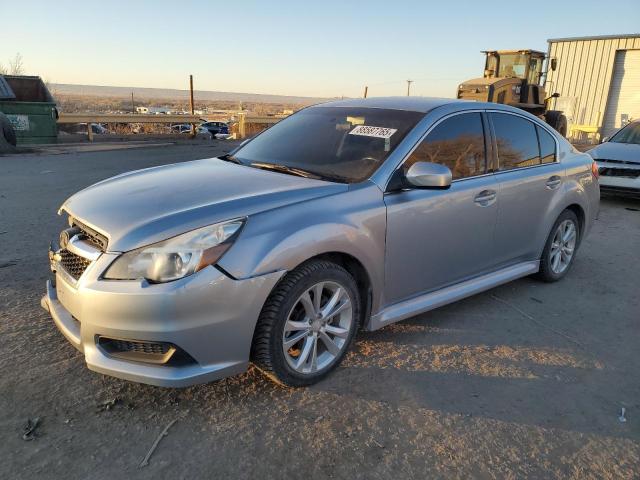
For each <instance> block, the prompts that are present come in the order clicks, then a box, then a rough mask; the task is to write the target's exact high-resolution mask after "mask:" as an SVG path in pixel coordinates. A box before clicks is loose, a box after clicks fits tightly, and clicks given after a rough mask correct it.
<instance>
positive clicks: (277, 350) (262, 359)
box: [251, 260, 361, 387]
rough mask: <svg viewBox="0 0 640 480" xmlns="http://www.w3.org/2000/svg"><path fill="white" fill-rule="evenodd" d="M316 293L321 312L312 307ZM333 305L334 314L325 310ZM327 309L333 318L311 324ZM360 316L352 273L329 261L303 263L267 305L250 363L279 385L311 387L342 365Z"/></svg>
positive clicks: (279, 287)
mask: <svg viewBox="0 0 640 480" xmlns="http://www.w3.org/2000/svg"><path fill="white" fill-rule="evenodd" d="M318 285H321V286H320V287H318ZM338 289H340V290H338ZM318 291H321V292H322V293H321V294H320V295H318V298H319V299H320V308H319V309H318V308H317V304H316V303H315V302H314V299H315V297H316V295H315V292H318ZM303 297H304V300H303ZM332 300H336V301H335V302H334V308H333V309H330V308H329V309H327V307H329V306H330V305H329V303H330V302H331V301H332ZM323 309H324V310H325V313H329V315H327V316H325V317H322V316H317V315H316V317H315V319H313V320H311V319H310V317H311V316H312V315H313V314H315V313H316V312H318V311H322V310H323ZM330 312H336V313H333V315H332V314H331V313H330ZM360 316H361V308H360V296H359V293H358V287H357V285H356V282H355V280H354V279H353V277H352V276H351V275H350V274H349V272H347V271H346V270H345V269H344V268H342V267H341V266H339V265H337V264H335V263H333V262H329V261H325V260H312V261H309V262H307V263H304V264H302V265H301V266H299V267H297V268H296V269H295V270H292V271H291V272H290V273H288V274H287V275H286V276H285V277H284V278H283V279H282V280H281V281H280V283H279V284H278V285H277V286H276V288H275V289H274V291H273V292H272V293H271V295H270V296H269V298H268V299H267V301H266V302H265V305H264V307H263V308H262V312H261V313H260V317H259V318H258V323H257V325H256V330H255V333H254V335H253V342H252V345H251V360H252V361H253V363H254V364H255V365H256V367H258V369H259V370H261V371H262V372H263V373H265V374H266V375H267V376H268V377H269V378H271V379H272V380H274V381H276V382H277V383H281V384H284V385H288V386H291V387H302V386H307V385H312V384H314V383H316V382H318V381H320V380H321V379H323V378H324V377H326V376H327V375H328V374H329V373H330V372H331V371H332V370H334V369H335V368H336V367H337V366H338V365H339V364H340V362H342V359H343V358H344V356H345V354H346V353H347V351H348V350H349V348H350V346H351V344H352V342H353V339H354V337H355V333H356V331H357V329H358V325H359V323H360ZM292 322H293V323H292ZM285 327H286V330H285ZM327 339H328V341H330V342H331V344H332V345H333V346H332V347H331V349H330V348H329V347H330V345H329V343H327ZM286 341H288V342H289V344H288V345H286V347H287V348H286V349H285V342H286ZM314 352H315V353H316V356H315V366H314V362H313V359H314Z"/></svg>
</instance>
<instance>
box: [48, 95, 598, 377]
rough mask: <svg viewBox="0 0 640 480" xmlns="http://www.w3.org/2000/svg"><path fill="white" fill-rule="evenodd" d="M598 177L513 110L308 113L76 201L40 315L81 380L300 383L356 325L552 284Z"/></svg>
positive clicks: (333, 355)
mask: <svg viewBox="0 0 640 480" xmlns="http://www.w3.org/2000/svg"><path fill="white" fill-rule="evenodd" d="M595 173H596V172H595V171H594V169H593V160H592V159H591V157H589V156H588V155H586V154H582V153H579V152H577V151H576V150H574V149H573V148H572V147H571V145H570V144H569V143H568V142H567V141H566V140H565V139H563V138H562V137H560V136H559V135H558V134H556V133H555V132H554V131H553V130H552V129H550V128H549V126H548V125H546V124H545V123H544V122H541V121H540V120H539V119H538V118H536V117H534V116H532V115H529V114H527V113H524V112H522V111H521V110H517V109H514V108H511V107H507V106H503V105H497V104H484V103H475V102H464V101H456V100H447V99H426V98H414V97H400V98H371V99H366V100H345V101H338V102H330V103H325V104H321V105H317V106H314V107H309V108H306V109H303V110H301V111H300V112H298V113H296V114H294V115H292V116H290V117H288V118H286V119H284V120H282V121H280V122H279V123H277V124H276V125H274V126H273V127H271V128H270V129H268V130H266V131H265V132H263V133H262V134H260V135H258V136H257V137H255V138H253V139H252V140H251V141H249V142H248V143H246V144H243V145H242V146H241V147H240V148H239V149H237V150H236V151H235V152H233V153H232V154H229V155H226V156H223V157H220V158H212V159H205V160H197V161H192V162H185V163H179V164H175V165H166V166H161V167H156V168H149V169H146V170H140V171H135V172H129V173H125V174H123V175H120V176H117V177H114V178H111V179H107V180H104V181H102V182H99V183H97V184H95V185H93V186H91V187H88V188H86V189H85V190H82V191H80V192H78V193H76V194H75V195H73V196H72V197H71V198H69V199H68V200H67V201H66V202H65V203H64V204H63V205H62V207H61V209H60V213H61V214H64V215H66V216H67V217H68V228H66V229H64V230H63V231H62V232H61V234H60V245H59V246H56V247H54V248H52V249H51V251H50V252H49V256H50V259H51V268H52V270H53V271H54V272H55V275H54V279H53V281H50V282H48V283H47V292H46V295H45V296H44V298H43V300H42V304H43V306H44V308H46V309H47V310H48V311H49V312H50V314H51V316H52V317H53V320H54V322H55V323H56V325H57V326H58V328H59V329H60V330H61V331H62V333H63V334H64V335H65V336H66V338H67V339H68V340H69V341H70V342H71V343H72V344H73V345H74V346H75V347H76V348H78V349H79V350H80V351H82V352H84V357H85V360H86V363H87V365H88V367H89V368H90V369H91V370H95V371H97V372H101V373H104V374H108V375H113V376H116V377H120V378H125V379H130V380H134V381H138V382H144V383H150V384H154V385H161V386H185V385H190V384H193V383H197V382H205V381H211V380H215V379H219V378H222V377H225V376H229V375H233V374H237V373H240V372H242V371H244V370H245V369H246V368H247V366H248V363H249V361H253V362H254V363H255V364H256V365H257V366H258V367H259V368H260V369H261V370H262V371H264V372H265V373H267V374H268V375H269V376H271V377H272V378H274V379H275V380H277V381H279V382H282V383H284V384H287V385H292V386H302V385H309V384H312V383H314V382H316V381H318V380H319V379H321V378H322V377H324V376H325V375H326V374H327V373H328V372H330V371H331V370H332V369H334V368H335V367H336V366H337V365H338V364H339V363H340V361H341V360H342V358H343V357H344V355H345V353H346V352H347V350H348V349H349V346H350V345H351V343H352V341H353V339H354V336H355V335H356V331H357V329H358V328H360V327H361V328H364V329H368V330H376V329H379V328H382V327H384V326H385V325H389V324H391V323H393V322H397V321H400V320H403V319H406V318H409V317H411V316H414V315H416V314H419V313H422V312H426V311H428V310H431V309H434V308H436V307H439V306H441V305H445V304H447V303H450V302H453V301H456V300H458V299H461V298H464V297H467V296H469V295H473V294H475V293H478V292H481V291H483V290H487V289H489V288H492V287H494V286H496V285H500V284H502V283H505V282H508V281H511V280H514V279H517V278H520V277H523V276H526V275H531V274H537V275H538V276H539V277H540V278H541V279H542V280H545V281H555V280H559V279H560V278H562V277H563V276H564V275H566V273H567V272H568V271H569V269H570V267H571V265H572V263H573V261H574V259H575V256H576V251H577V249H578V247H579V246H580V243H581V241H582V239H583V238H584V236H585V235H586V234H587V232H588V231H589V229H590V228H591V226H592V224H593V221H594V218H595V216H596V213H597V211H598V205H599V190H598V183H597V179H596V177H595Z"/></svg>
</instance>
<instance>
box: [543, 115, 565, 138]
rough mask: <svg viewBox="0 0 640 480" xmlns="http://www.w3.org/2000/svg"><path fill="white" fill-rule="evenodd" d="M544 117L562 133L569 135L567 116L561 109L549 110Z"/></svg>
mask: <svg viewBox="0 0 640 480" xmlns="http://www.w3.org/2000/svg"><path fill="white" fill-rule="evenodd" d="M544 119H545V121H546V122H547V123H548V124H549V125H550V126H551V127H552V128H553V129H554V130H555V131H557V132H558V133H559V134H560V135H562V136H563V137H565V138H566V137H567V117H565V116H564V114H563V113H562V112H561V111H560V110H549V111H547V113H545V114H544Z"/></svg>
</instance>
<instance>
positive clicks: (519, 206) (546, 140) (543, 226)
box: [489, 112, 565, 265]
mask: <svg viewBox="0 0 640 480" xmlns="http://www.w3.org/2000/svg"><path fill="white" fill-rule="evenodd" d="M489 120H490V122H491V125H492V130H493V136H494V141H495V151H496V155H497V163H498V164H497V167H496V179H497V180H498V184H499V185H498V189H499V190H498V191H499V195H500V207H499V209H498V223H497V226H496V252H497V259H498V261H499V262H500V264H501V265H509V264H515V263H519V262H522V261H530V260H535V259H537V258H538V257H539V255H540V252H541V251H542V247H543V246H544V242H545V240H546V238H547V236H548V234H549V230H550V228H551V226H552V225H551V224H552V223H553V221H555V218H553V219H551V218H550V212H551V211H552V210H553V209H554V206H555V205H556V203H557V202H558V200H560V197H561V196H562V195H563V194H562V186H563V182H564V179H565V174H564V168H563V167H562V165H561V164H560V163H559V162H558V158H557V142H556V140H555V138H554V137H553V135H552V134H551V133H550V132H549V131H548V130H547V128H546V127H544V126H541V125H538V124H537V123H535V122H534V121H532V120H529V119H528V118H525V117H523V116H520V115H517V114H512V113H507V112H499V113H498V112H491V113H489Z"/></svg>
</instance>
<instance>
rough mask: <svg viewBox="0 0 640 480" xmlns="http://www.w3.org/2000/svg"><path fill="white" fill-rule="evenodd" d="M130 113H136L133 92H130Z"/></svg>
mask: <svg viewBox="0 0 640 480" xmlns="http://www.w3.org/2000/svg"><path fill="white" fill-rule="evenodd" d="M131 113H136V104H135V102H134V101H133V92H131Z"/></svg>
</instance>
